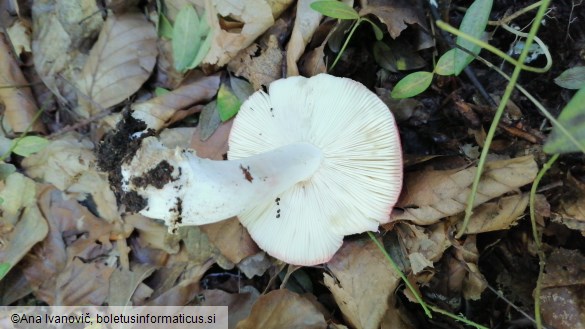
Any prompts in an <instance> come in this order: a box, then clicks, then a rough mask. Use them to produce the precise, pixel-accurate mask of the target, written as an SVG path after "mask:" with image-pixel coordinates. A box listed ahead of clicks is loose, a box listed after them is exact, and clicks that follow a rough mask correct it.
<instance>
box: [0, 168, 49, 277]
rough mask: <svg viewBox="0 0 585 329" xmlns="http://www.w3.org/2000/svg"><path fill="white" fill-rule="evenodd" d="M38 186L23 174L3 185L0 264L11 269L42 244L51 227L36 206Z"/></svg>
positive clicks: (0, 206) (1, 190)
mask: <svg viewBox="0 0 585 329" xmlns="http://www.w3.org/2000/svg"><path fill="white" fill-rule="evenodd" d="M35 192H36V185H35V183H34V182H33V181H32V180H31V179H29V178H27V177H25V176H24V175H22V174H20V173H13V174H11V175H10V176H8V177H7V178H6V181H5V182H0V198H1V199H2V200H4V201H3V202H2V204H0V213H1V214H2V215H1V216H0V263H3V264H7V266H8V269H10V268H12V267H13V266H14V265H16V264H17V263H18V262H19V261H20V260H21V259H22V258H23V257H24V255H26V254H27V253H28V252H29V251H30V249H31V248H32V247H33V246H34V245H35V244H36V243H37V242H39V241H42V240H43V239H44V238H45V236H47V233H48V232H49V227H48V225H47V222H46V221H45V219H44V218H43V215H42V214H41V212H40V211H39V208H38V206H37V204H36V193H35Z"/></svg>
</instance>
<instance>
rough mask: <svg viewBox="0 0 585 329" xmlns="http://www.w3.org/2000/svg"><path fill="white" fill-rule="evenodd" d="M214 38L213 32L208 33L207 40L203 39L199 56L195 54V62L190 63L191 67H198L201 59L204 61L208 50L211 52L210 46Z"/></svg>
mask: <svg viewBox="0 0 585 329" xmlns="http://www.w3.org/2000/svg"><path fill="white" fill-rule="evenodd" d="M212 40H213V35H212V34H211V33H208V34H207V36H206V37H205V40H204V41H203V44H201V48H199V51H198V52H197V56H195V59H193V62H191V64H189V68H190V69H193V68H196V67H197V66H198V65H199V64H201V61H203V59H204V58H205V55H207V52H209V48H211V41H212Z"/></svg>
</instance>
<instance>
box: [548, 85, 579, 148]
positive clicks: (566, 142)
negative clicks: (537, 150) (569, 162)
mask: <svg viewBox="0 0 585 329" xmlns="http://www.w3.org/2000/svg"><path fill="white" fill-rule="evenodd" d="M558 122H559V124H561V125H563V127H565V128H566V129H567V132H568V133H569V134H571V135H572V136H573V137H574V138H575V139H576V140H577V142H578V143H579V144H580V145H581V148H579V147H578V146H577V145H575V144H574V143H573V142H572V141H571V140H570V139H569V138H567V136H566V135H565V134H564V133H563V132H562V131H561V130H560V129H559V128H558V127H556V126H555V127H553V130H552V132H551V134H550V136H549V138H548V140H547V142H546V144H544V148H543V149H544V151H545V152H546V153H549V154H552V153H570V152H579V151H581V150H582V149H584V148H585V87H582V88H581V89H580V90H579V91H578V92H577V93H576V94H575V96H573V98H572V99H571V101H569V103H568V104H567V106H565V108H564V109H563V111H562V112H561V115H559V118H558Z"/></svg>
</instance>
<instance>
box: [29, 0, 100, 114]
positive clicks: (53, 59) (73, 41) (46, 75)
mask: <svg viewBox="0 0 585 329" xmlns="http://www.w3.org/2000/svg"><path fill="white" fill-rule="evenodd" d="M97 12H100V9H99V8H98V6H97V4H96V1H95V0H87V1H74V0H67V1H55V0H39V1H34V2H33V6H32V17H33V43H32V50H33V54H34V56H33V60H34V64H35V69H36V71H37V72H38V74H39V76H40V77H41V79H42V80H43V82H44V84H45V85H46V86H47V87H48V88H49V89H50V90H51V91H52V92H53V94H54V95H55V96H56V97H57V98H59V100H60V101H61V102H62V103H63V104H70V105H71V106H72V107H73V106H74V105H75V102H76V94H75V93H76V92H75V90H74V88H71V84H72V83H74V82H75V81H76V80H77V79H78V73H79V72H80V71H81V69H82V65H83V63H84V61H85V59H86V56H87V55H86V54H87V51H88V50H89V49H86V48H83V46H85V45H86V44H88V41H90V39H94V38H95V37H96V35H97V33H98V32H99V31H100V29H101V28H102V26H103V18H102V15H96V14H95V13H97Z"/></svg>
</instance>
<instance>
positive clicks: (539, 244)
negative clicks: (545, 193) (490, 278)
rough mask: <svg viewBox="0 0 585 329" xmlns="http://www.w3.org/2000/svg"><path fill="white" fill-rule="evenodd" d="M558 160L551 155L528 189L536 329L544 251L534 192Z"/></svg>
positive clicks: (538, 319)
mask: <svg viewBox="0 0 585 329" xmlns="http://www.w3.org/2000/svg"><path fill="white" fill-rule="evenodd" d="M558 158H559V154H555V155H553V156H552V157H551V158H550V159H549V160H548V161H547V162H546V163H545V164H544V166H542V169H540V171H539V172H538V175H536V178H535V179H534V182H533V183H532V188H531V189H530V201H529V202H530V224H531V225H532V236H533V239H534V243H535V244H536V249H537V253H538V265H539V270H538V279H537V280H536V288H534V319H535V321H536V328H538V329H541V328H542V317H541V315H540V290H541V288H542V276H543V274H544V265H545V257H544V251H543V250H542V242H541V241H540V234H539V233H538V228H537V226H536V209H535V207H534V204H535V200H536V190H537V188H538V184H539V183H540V180H541V179H542V177H543V176H544V174H546V172H547V171H548V170H549V169H550V168H551V167H552V165H553V164H554V163H555V161H557V159H558Z"/></svg>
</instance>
